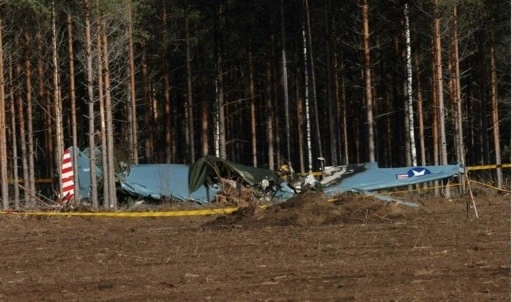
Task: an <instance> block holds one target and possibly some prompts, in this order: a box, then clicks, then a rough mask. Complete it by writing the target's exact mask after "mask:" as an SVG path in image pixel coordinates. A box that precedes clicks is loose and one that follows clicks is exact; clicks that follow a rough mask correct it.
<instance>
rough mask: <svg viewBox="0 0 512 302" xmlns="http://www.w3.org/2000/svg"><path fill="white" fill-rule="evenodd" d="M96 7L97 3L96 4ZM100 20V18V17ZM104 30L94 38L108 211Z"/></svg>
mask: <svg viewBox="0 0 512 302" xmlns="http://www.w3.org/2000/svg"><path fill="white" fill-rule="evenodd" d="M96 5H97V2H96ZM98 14H99V12H98ZM100 18H102V17H100ZM104 30H105V29H104V28H103V23H102V21H100V22H99V24H98V33H97V36H96V57H97V64H96V68H97V79H98V81H97V85H98V87H97V90H98V109H99V118H100V131H99V134H100V135H99V136H100V138H99V141H100V143H101V168H102V170H103V173H102V176H103V177H102V178H101V179H102V180H103V185H102V186H101V185H100V186H101V187H102V189H103V198H102V199H103V208H104V209H108V208H109V204H108V194H109V186H110V184H109V182H108V174H109V173H110V172H109V170H108V163H107V127H106V114H105V108H106V106H105V87H104V80H103V79H104V74H103V70H104V69H103V55H102V48H103V45H102V39H101V36H102V35H103V33H102V32H103V31H104Z"/></svg>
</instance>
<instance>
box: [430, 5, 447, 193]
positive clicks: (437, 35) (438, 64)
mask: <svg viewBox="0 0 512 302" xmlns="http://www.w3.org/2000/svg"><path fill="white" fill-rule="evenodd" d="M440 19H441V18H440V13H439V8H438V0H434V33H433V36H434V52H435V56H434V60H435V62H434V64H435V69H434V72H435V74H436V81H437V85H436V89H435V91H436V96H437V98H436V99H437V104H438V107H435V108H437V110H436V111H438V117H439V140H440V143H441V146H440V147H441V150H440V151H441V152H440V158H441V165H447V164H448V155H447V150H446V130H445V107H444V95H443V62H442V54H441V53H442V49H441V28H440ZM444 194H445V197H447V198H449V197H450V190H449V188H448V187H447V188H446V190H444Z"/></svg>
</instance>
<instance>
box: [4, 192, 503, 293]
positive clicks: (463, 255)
mask: <svg viewBox="0 0 512 302" xmlns="http://www.w3.org/2000/svg"><path fill="white" fill-rule="evenodd" d="M476 194H477V195H476V197H475V200H476V205H477V209H478V214H479V216H480V217H479V218H478V219H476V218H475V213H474V209H472V208H470V209H469V211H468V209H467V206H466V204H467V200H466V199H455V200H447V199H441V198H439V199H431V200H427V199H425V198H424V199H421V198H417V200H422V203H423V204H424V207H422V208H421V209H413V208H410V207H404V206H399V205H396V204H386V203H384V202H382V201H377V200H373V199H369V198H364V199H363V198H360V197H356V196H351V195H346V196H342V197H341V198H340V200H338V201H337V202H334V203H333V202H329V201H327V199H326V198H325V197H324V196H323V195H322V194H321V193H308V194H302V195H300V197H298V198H294V199H292V200H290V201H288V202H286V203H283V204H280V205H279V206H273V207H269V208H265V209H262V208H252V207H247V208H243V209H242V210H240V211H239V212H236V213H234V214H230V215H219V216H199V217H197V216H196V217H168V218H98V217H69V216H67V217H39V216H26V215H20V214H6V215H0V234H1V236H0V245H1V248H0V300H1V301H201V300H203V301H204V300H211V301H510V298H511V297H510V294H511V288H510V287H511V285H510V281H511V280H510V272H511V268H510V260H511V255H510V239H511V237H510V213H511V211H510V196H509V194H499V195H498V194H495V193H491V194H488V193H485V194H484V193H481V194H479V193H478V192H476Z"/></svg>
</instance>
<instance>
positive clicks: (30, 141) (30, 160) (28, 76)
mask: <svg viewBox="0 0 512 302" xmlns="http://www.w3.org/2000/svg"><path fill="white" fill-rule="evenodd" d="M29 49H31V47H30V36H29V34H28V32H25V85H26V88H27V91H26V99H25V101H26V103H27V164H28V166H27V169H28V183H25V189H26V190H28V192H29V196H28V200H29V204H30V205H31V206H33V205H34V204H35V200H34V199H33V197H32V196H35V194H36V179H35V166H34V128H33V120H34V117H33V114H32V66H31V64H30V55H29Z"/></svg>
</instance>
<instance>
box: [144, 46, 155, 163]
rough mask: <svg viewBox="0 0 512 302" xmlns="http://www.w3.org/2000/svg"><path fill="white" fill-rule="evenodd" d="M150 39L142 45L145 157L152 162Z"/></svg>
mask: <svg viewBox="0 0 512 302" xmlns="http://www.w3.org/2000/svg"><path fill="white" fill-rule="evenodd" d="M147 43H148V41H147V40H144V42H143V45H142V88H143V89H142V90H143V92H144V107H145V112H144V127H145V129H146V130H145V133H146V135H145V138H144V159H145V160H146V162H151V161H152V159H153V154H154V153H153V151H154V137H153V136H154V131H155V129H153V104H152V96H151V87H150V80H149V64H148V45H147Z"/></svg>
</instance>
